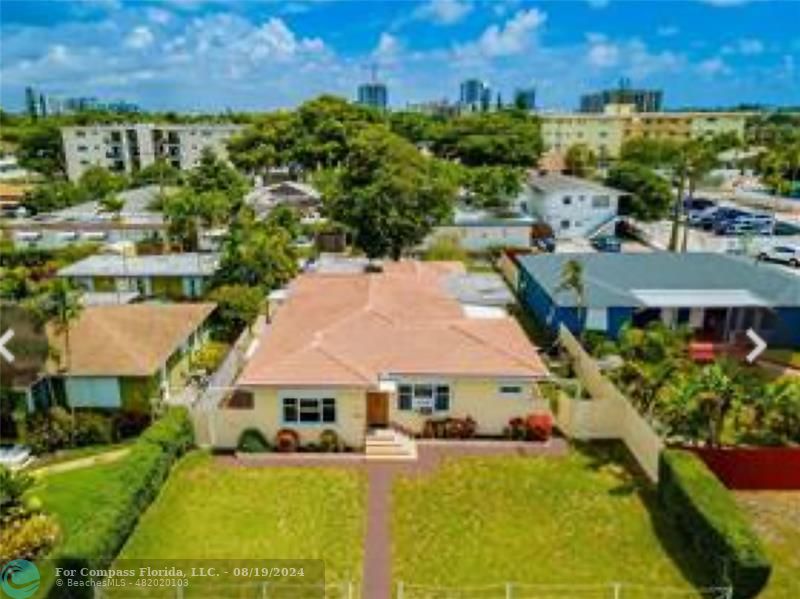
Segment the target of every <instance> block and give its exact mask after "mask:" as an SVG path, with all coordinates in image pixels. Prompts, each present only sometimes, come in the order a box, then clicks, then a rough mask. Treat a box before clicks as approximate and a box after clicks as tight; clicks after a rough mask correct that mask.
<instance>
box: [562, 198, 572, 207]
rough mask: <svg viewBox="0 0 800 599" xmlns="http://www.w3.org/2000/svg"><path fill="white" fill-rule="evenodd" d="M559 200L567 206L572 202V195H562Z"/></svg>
mask: <svg viewBox="0 0 800 599" xmlns="http://www.w3.org/2000/svg"><path fill="white" fill-rule="evenodd" d="M561 202H562V203H563V204H564V206H569V205H570V204H572V196H564V197H563V198H562V199H561Z"/></svg>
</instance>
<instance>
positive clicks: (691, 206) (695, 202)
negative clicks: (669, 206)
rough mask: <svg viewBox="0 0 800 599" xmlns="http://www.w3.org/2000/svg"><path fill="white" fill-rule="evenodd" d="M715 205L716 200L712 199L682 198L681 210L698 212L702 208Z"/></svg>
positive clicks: (705, 208) (706, 208)
mask: <svg viewBox="0 0 800 599" xmlns="http://www.w3.org/2000/svg"><path fill="white" fill-rule="evenodd" d="M716 205H717V203H716V202H714V201H713V200H709V199H708V198H692V199H691V200H689V199H685V200H683V210H684V211H685V212H698V211H702V210H708V209H709V208H713V207H715V206H716Z"/></svg>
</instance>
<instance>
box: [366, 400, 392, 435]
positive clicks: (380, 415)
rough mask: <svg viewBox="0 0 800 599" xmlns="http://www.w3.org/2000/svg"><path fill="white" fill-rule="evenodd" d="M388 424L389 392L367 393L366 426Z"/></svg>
mask: <svg viewBox="0 0 800 599" xmlns="http://www.w3.org/2000/svg"><path fill="white" fill-rule="evenodd" d="M388 425H389V394H388V393H386V392H385V391H369V392H368V393H367V426H370V427H376V426H378V427H379V426H388Z"/></svg>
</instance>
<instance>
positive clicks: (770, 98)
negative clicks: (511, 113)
mask: <svg viewBox="0 0 800 599" xmlns="http://www.w3.org/2000/svg"><path fill="white" fill-rule="evenodd" d="M799 21H800V3H798V2H792V1H786V2H769V1H748V0H693V1H689V0H687V1H683V2H672V1H666V0H664V1H649V2H635V1H630V0H587V1H583V0H574V1H561V2H527V1H523V0H496V1H493V2H470V1H468V0H425V1H420V2H413V1H393V2H380V1H378V0H374V1H371V2H355V1H350V2H337V1H318V2H308V1H284V2H270V1H259V2H234V1H225V2H223V1H222V0H215V1H209V2H205V1H202V0H164V1H161V2H154V1H137V2H129V1H125V0H84V1H80V2H78V1H50V2H41V1H36V0H32V1H31V0H0V105H2V107H3V108H4V109H7V110H21V109H22V108H23V106H24V89H25V87H26V86H29V85H30V86H33V87H34V88H37V90H41V91H43V92H46V93H49V94H53V95H57V96H59V95H60V96H96V97H97V98H99V99H101V100H105V101H108V100H117V99H124V100H127V101H130V102H134V103H137V104H139V105H140V106H141V107H142V108H143V109H146V110H182V111H221V110H224V109H227V108H230V109H233V110H268V109H274V108H281V107H292V106H295V105H297V104H299V103H300V102H302V101H304V100H306V99H309V98H312V97H314V96H316V95H319V94H321V93H333V94H337V95H341V96H344V97H346V98H349V99H355V96H356V88H357V86H358V84H359V83H362V82H364V81H367V80H369V78H370V68H369V67H370V64H372V63H375V64H377V65H378V67H379V70H378V75H379V78H380V79H381V80H382V81H385V82H386V84H387V85H388V87H389V103H390V106H391V107H393V108H402V107H404V106H405V105H406V103H408V102H424V101H431V100H440V99H443V98H447V99H449V100H451V101H455V100H457V99H458V91H459V83H460V82H461V81H462V80H464V79H467V78H473V77H474V78H479V79H483V80H486V81H488V82H489V84H490V85H491V86H492V88H493V90H494V91H495V92H496V91H499V92H500V93H501V94H502V97H503V100H504V101H505V102H511V101H512V100H513V93H514V90H515V88H518V87H519V88H529V87H532V86H534V87H536V88H537V103H538V105H539V106H540V107H543V108H545V109H559V108H561V109H574V108H576V107H577V105H578V101H579V96H580V95H581V94H582V93H585V92H588V91H593V90H596V89H600V88H605V87H612V86H615V85H616V84H617V81H618V80H619V79H620V78H621V77H626V78H629V79H630V80H631V82H632V84H633V86H634V87H656V88H662V89H663V90H664V103H665V107H666V108H677V107H682V106H698V107H713V106H732V105H737V104H741V103H762V104H771V105H800V73H798V68H800V64H798V63H799V62H800V31H799V29H800V28H798V27H797V23H798V22H799ZM493 100H494V96H493Z"/></svg>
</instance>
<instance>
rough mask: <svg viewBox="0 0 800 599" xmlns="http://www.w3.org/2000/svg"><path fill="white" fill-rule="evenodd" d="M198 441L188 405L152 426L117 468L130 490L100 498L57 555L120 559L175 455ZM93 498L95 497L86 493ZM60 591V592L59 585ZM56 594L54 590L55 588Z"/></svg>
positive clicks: (78, 564)
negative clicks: (108, 500)
mask: <svg viewBox="0 0 800 599" xmlns="http://www.w3.org/2000/svg"><path fill="white" fill-rule="evenodd" d="M193 442H194V429H193V427H192V423H191V420H190V418H189V414H188V412H187V410H186V409H185V408H178V407H175V408H170V409H169V410H168V411H167V413H166V414H165V415H164V416H163V417H162V418H160V419H159V420H157V421H156V422H155V423H153V424H152V425H151V426H150V427H148V428H147V429H146V430H145V431H144V432H143V433H142V434H141V436H140V437H139V439H138V440H137V441H136V442H135V443H134V444H133V446H132V447H131V449H130V453H129V454H128V455H127V456H125V458H124V459H123V461H122V462H121V463H120V468H119V470H118V471H116V472H115V473H114V476H119V477H120V478H121V480H122V481H123V482H124V484H123V485H122V487H123V488H124V489H125V493H126V495H125V496H124V497H122V498H120V499H119V500H118V501H116V502H114V503H110V504H106V505H103V504H98V506H97V510H96V511H95V512H94V515H93V517H92V519H91V520H90V521H88V522H86V523H85V525H84V527H83V528H81V529H80V530H79V531H78V532H76V533H75V534H73V535H71V536H70V538H68V539H67V540H66V542H65V543H64V544H63V545H62V546H61V547H59V548H58V549H57V550H56V552H55V555H54V556H53V561H54V562H55V563H57V564H58V565H60V566H62V567H65V568H77V569H79V568H82V567H89V568H105V567H107V566H108V565H109V564H111V562H112V561H113V560H114V558H115V557H116V555H117V554H118V553H119V551H120V550H121V549H122V546H123V545H124V544H125V541H126V540H127V539H128V537H129V536H130V534H131V532H133V529H134V528H135V526H136V523H137V522H138V520H139V516H140V515H141V514H142V512H144V510H145V509H146V508H147V507H148V506H149V505H150V503H152V501H153V500H154V499H155V497H156V495H157V494H158V492H159V490H160V489H161V486H162V485H163V484H164V481H165V480H166V479H167V476H169V471H170V469H171V468H172V465H173V464H174V463H175V461H176V460H177V459H178V458H179V457H180V456H181V455H182V454H183V453H184V452H186V450H187V449H189V448H190V447H191V446H192V444H193ZM86 500H87V501H91V497H87V498H86ZM52 590H53V591H56V592H55V593H54V594H55V596H58V593H57V588H54V589H52ZM51 595H53V593H51Z"/></svg>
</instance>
